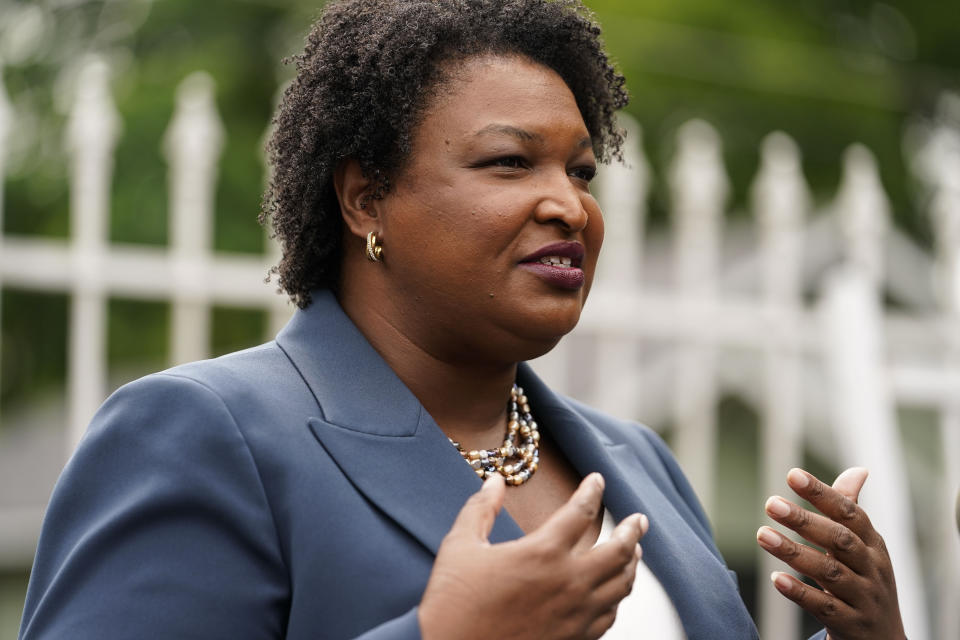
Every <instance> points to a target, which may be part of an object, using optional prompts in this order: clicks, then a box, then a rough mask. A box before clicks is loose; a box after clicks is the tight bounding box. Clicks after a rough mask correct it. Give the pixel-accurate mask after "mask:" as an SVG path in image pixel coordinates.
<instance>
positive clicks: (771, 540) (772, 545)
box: [757, 527, 783, 549]
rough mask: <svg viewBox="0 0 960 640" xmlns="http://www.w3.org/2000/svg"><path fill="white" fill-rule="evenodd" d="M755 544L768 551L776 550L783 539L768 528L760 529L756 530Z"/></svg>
mask: <svg viewBox="0 0 960 640" xmlns="http://www.w3.org/2000/svg"><path fill="white" fill-rule="evenodd" d="M757 542H759V543H760V544H761V545H762V546H764V547H766V548H768V549H776V548H777V547H779V546H780V543H781V542H783V539H782V538H781V537H780V534H778V533H776V532H775V531H774V530H773V529H771V528H770V527H760V528H759V529H758V530H757Z"/></svg>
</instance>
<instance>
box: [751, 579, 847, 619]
mask: <svg viewBox="0 0 960 640" xmlns="http://www.w3.org/2000/svg"><path fill="white" fill-rule="evenodd" d="M770 579H771V580H772V581H773V586H774V587H776V589H777V591H779V592H780V593H782V594H783V595H784V596H786V597H787V598H788V599H790V600H792V601H793V602H795V603H796V604H797V605H798V606H799V607H800V608H801V609H804V610H805V611H808V612H809V613H810V614H811V615H813V617H814V618H816V619H817V620H819V621H820V622H821V623H822V624H823V626H825V627H835V626H836V623H837V621H838V620H842V619H844V618H849V617H851V616H852V615H853V614H854V613H855V611H854V610H853V608H852V607H851V606H850V605H848V604H846V603H845V602H843V601H841V600H839V599H837V598H834V597H833V596H831V595H830V594H828V593H824V592H823V591H820V590H819V589H816V588H814V587H811V586H810V585H806V584H803V583H802V582H800V581H799V580H797V579H796V578H794V577H793V576H790V575H787V574H786V573H783V572H782V571H774V572H773V573H772V574H770Z"/></svg>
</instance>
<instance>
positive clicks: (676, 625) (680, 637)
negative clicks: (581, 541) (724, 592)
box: [594, 509, 687, 640]
mask: <svg viewBox="0 0 960 640" xmlns="http://www.w3.org/2000/svg"><path fill="white" fill-rule="evenodd" d="M614 527H616V523H615V522H614V521H613V516H612V515H611V514H610V512H609V511H608V510H607V509H604V510H603V525H602V526H601V527H600V536H599V537H598V538H597V543H596V544H600V543H602V542H606V541H607V540H609V539H610V536H611V534H612V533H613V529H614ZM594 546H596V545H594ZM640 546H641V547H642V546H643V540H640ZM686 637H687V636H686V634H685V633H684V632H683V625H682V624H681V623H680V616H679V615H678V614H677V609H676V608H675V607H674V606H673V602H671V601H670V597H669V596H668V595H667V592H666V591H665V590H664V588H663V585H662V584H660V581H659V580H657V577H656V576H655V575H653V572H652V571H650V568H649V567H647V565H646V563H644V562H643V560H642V559H641V560H640V562H639V563H638V564H637V577H636V578H634V581H633V591H631V592H630V595H628V596H627V597H626V598H624V599H623V600H621V601H620V606H619V607H617V619H616V621H615V622H614V623H613V626H612V627H610V628H609V629H607V632H606V633H604V634H603V636H602V638H601V640H639V639H641V638H657V640H685V639H686Z"/></svg>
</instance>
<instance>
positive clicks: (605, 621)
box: [583, 607, 617, 640]
mask: <svg viewBox="0 0 960 640" xmlns="http://www.w3.org/2000/svg"><path fill="white" fill-rule="evenodd" d="M616 619H617V608H616V607H614V608H613V609H610V610H609V611H604V612H603V614H601V615H600V616H598V617H597V618H595V619H594V620H593V622H591V623H590V626H588V627H587V631H586V632H585V633H584V635H583V637H584V639H585V640H599V638H602V637H603V634H605V633H606V632H607V630H608V629H610V627H612V626H613V623H614V621H615V620H616Z"/></svg>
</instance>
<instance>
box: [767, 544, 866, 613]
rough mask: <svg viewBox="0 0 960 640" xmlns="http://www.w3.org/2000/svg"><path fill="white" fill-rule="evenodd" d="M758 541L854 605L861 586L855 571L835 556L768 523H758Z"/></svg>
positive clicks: (769, 550) (796, 568)
mask: <svg viewBox="0 0 960 640" xmlns="http://www.w3.org/2000/svg"><path fill="white" fill-rule="evenodd" d="M757 543H758V544H759V545H760V546H761V547H762V548H763V550H764V551H766V552H767V553H769V554H770V555H772V556H774V557H775V558H779V559H780V560H783V561H784V562H786V563H787V564H788V565H790V566H791V567H792V568H793V570H794V571H796V572H798V573H801V574H803V575H805V576H808V577H810V578H813V579H814V580H816V581H817V583H819V584H820V586H821V587H823V588H824V589H826V590H828V591H829V592H830V593H831V594H833V595H834V596H836V597H838V598H840V599H841V600H843V601H844V602H846V603H848V604H850V605H854V604H855V603H856V601H857V599H858V596H860V595H862V589H861V588H860V586H859V583H858V581H857V580H856V574H855V573H854V572H853V571H851V570H850V569H849V568H848V567H847V566H846V565H844V564H843V563H842V562H840V561H839V560H838V559H837V558H835V557H833V556H830V555H826V554H823V553H820V552H819V551H817V550H816V549H812V548H810V547H808V546H806V545H804V544H798V543H796V542H794V541H793V540H790V539H789V538H787V537H786V536H784V535H783V534H781V533H780V532H778V531H775V530H773V529H771V528H770V527H760V529H759V530H758V531H757Z"/></svg>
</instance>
